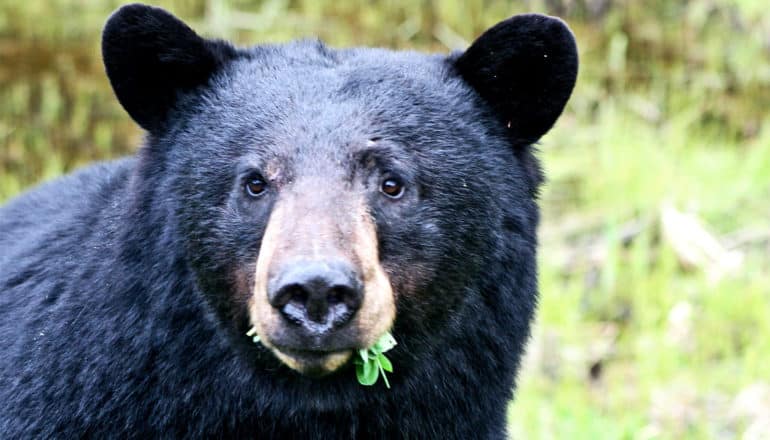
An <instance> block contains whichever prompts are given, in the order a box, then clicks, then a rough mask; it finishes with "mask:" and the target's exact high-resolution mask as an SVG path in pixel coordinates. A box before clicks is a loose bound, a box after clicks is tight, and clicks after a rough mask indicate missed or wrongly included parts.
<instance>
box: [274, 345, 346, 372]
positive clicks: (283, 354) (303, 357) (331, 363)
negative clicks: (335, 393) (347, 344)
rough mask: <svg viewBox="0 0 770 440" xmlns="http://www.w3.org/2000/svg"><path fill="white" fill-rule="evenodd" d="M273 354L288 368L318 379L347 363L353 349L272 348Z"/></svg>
mask: <svg viewBox="0 0 770 440" xmlns="http://www.w3.org/2000/svg"><path fill="white" fill-rule="evenodd" d="M273 352H274V353H275V355H276V356H277V357H278V358H279V359H280V360H281V361H282V362H283V363H284V364H286V365H287V366H288V367H289V368H291V369H293V370H296V371H299V372H300V373H302V374H304V375H307V376H312V377H320V376H324V375H326V374H328V373H331V372H333V371H335V370H337V369H339V368H340V367H341V366H342V365H344V364H345V363H347V361H348V360H349V359H350V358H351V357H352V354H353V349H342V350H335V351H322V350H301V349H294V348H288V347H276V346H273Z"/></svg>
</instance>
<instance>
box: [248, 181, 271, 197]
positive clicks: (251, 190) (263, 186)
mask: <svg viewBox="0 0 770 440" xmlns="http://www.w3.org/2000/svg"><path fill="white" fill-rule="evenodd" d="M245 187H246V193H247V194H248V195H250V196H251V197H259V196H261V195H262V194H264V193H265V191H266V190H267V182H265V179H263V178H262V176H251V177H249V178H248V180H246V185H245Z"/></svg>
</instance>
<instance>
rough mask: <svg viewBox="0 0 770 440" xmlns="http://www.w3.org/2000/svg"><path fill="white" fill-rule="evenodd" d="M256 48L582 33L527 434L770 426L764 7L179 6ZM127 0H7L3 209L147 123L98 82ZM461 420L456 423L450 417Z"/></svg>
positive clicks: (553, 178) (523, 388) (544, 272)
mask: <svg viewBox="0 0 770 440" xmlns="http://www.w3.org/2000/svg"><path fill="white" fill-rule="evenodd" d="M158 3H160V4H161V5H162V6H164V7H166V8H168V9H170V10H172V11H174V12H175V13H176V14H178V15H180V16H182V17H184V18H185V19H187V20H189V21H190V22H191V23H193V25H194V27H195V28H196V29H200V30H202V31H203V33H204V34H207V35H212V36H218V37H224V38H232V39H235V40H237V41H241V42H244V43H247V42H260V41H283V40H288V39H293V38H297V37H301V36H313V35H318V36H320V37H321V38H322V39H324V40H325V41H327V42H329V43H330V44H333V45H339V46H349V45H380V46H388V47H393V48H416V49H419V50H427V51H447V50H450V49H458V48H462V47H464V46H465V45H467V44H468V43H469V42H470V41H471V40H472V38H473V37H474V36H476V35H478V34H479V33H480V32H481V31H483V30H484V29H486V28H487V27H488V26H490V25H492V24H494V23H495V22H497V21H499V20H500V19H502V18H505V17H507V16H509V15H512V14H514V13H519V12H525V11H541V12H548V13H551V14H556V15H560V16H562V17H564V18H565V20H567V21H568V22H569V23H570V25H571V26H572V27H573V29H574V30H575V33H576V36H577V39H578V42H579V46H580V49H581V58H582V59H581V61H582V64H581V74H580V78H579V81H578V85H577V88H576V92H575V95H574V97H573V99H572V100H571V102H570V104H569V106H568V109H567V111H566V113H565V115H564V116H563V117H562V119H561V120H560V121H559V123H558V124H557V126H556V128H555V129H554V130H553V132H552V133H550V134H549V135H547V136H546V137H545V138H544V139H543V140H542V143H541V144H542V145H541V152H542V154H541V156H542V159H543V163H544V165H545V168H546V171H547V174H548V176H549V181H548V184H547V185H546V187H545V189H544V191H543V194H542V199H543V205H544V215H543V218H544V224H543V226H542V228H541V240H542V246H541V252H540V259H541V265H540V267H541V291H542V300H541V304H540V312H539V318H538V322H537V325H536V327H535V330H534V337H533V341H532V344H531V345H530V348H529V355H528V358H527V361H526V365H525V368H524V371H523V372H522V374H521V376H520V388H519V390H518V392H517V399H516V403H515V404H514V405H512V406H511V411H510V415H511V417H510V423H511V433H512V435H513V436H514V437H516V438H556V439H560V438H671V439H679V438H736V437H741V436H743V437H745V438H762V436H763V435H766V434H767V433H768V432H770V375H769V374H768V367H767V365H770V258H768V255H770V125H768V121H769V120H770V114H768V112H767V108H768V107H770V12H768V9H767V5H766V1H765V0H688V1H667V0H651V1H645V2H640V1H634V0H540V1H537V0H522V1H517V2H512V1H502V0H464V1H460V0H420V1H408V0H389V1H387V2H352V1H351V2H339V1H332V0H264V1H256V0H230V1H227V0H167V1H160V2H158ZM117 6H118V2H116V1H101V2H84V1H81V0H48V1H45V0H26V1H15V0H0V60H2V62H1V63H0V201H1V200H5V199H7V198H9V197H11V196H13V195H14V194H17V193H18V192H19V191H21V190H22V189H23V188H26V187H27V186H29V185H31V184H33V183H35V182H39V181H41V180H43V179H48V178H50V177H53V176H55V175H59V174H61V173H64V172H67V171H69V170H71V169H73V168H76V167H78V166H80V165H82V164H85V163H87V162H91V161H94V160H97V159H104V158H112V157H117V156H120V155H123V154H127V153H130V152H131V151H133V150H134V149H135V148H136V146H137V145H138V144H139V142H140V140H141V138H140V136H141V134H140V132H139V131H138V129H137V128H136V127H135V126H134V125H133V124H132V123H131V122H130V120H129V119H128V117H127V116H126V115H125V114H124V112H123V111H122V110H120V108H119V107H118V104H117V102H116V100H115V99H114V98H113V97H112V96H111V92H110V89H109V86H108V83H107V80H106V77H105V76H104V74H103V70H102V67H101V61H100V57H99V32H100V28H101V26H102V24H103V23H104V20H105V19H106V17H107V15H108V14H109V12H110V11H111V10H112V9H114V8H115V7H117ZM458 416H461V415H458Z"/></svg>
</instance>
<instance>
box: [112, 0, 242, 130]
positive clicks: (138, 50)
mask: <svg viewBox="0 0 770 440" xmlns="http://www.w3.org/2000/svg"><path fill="white" fill-rule="evenodd" d="M236 55H237V52H236V50H235V48H233V47H232V46H230V45H229V44H227V43H224V42H221V41H209V40H205V39H203V38H201V37H199V36H198V35H197V34H196V33H195V32H194V31H193V30H192V29H190V28H189V27H188V26H187V25H185V24H184V23H182V22H181V21H180V20H179V19H177V18H176V17H174V16H173V15H171V14H169V13H168V12H166V11H164V10H163V9H160V8H154V7H151V6H146V5H141V4H132V5H126V6H123V7H122V8H120V9H118V10H117V11H115V13H113V14H112V16H111V17H110V18H109V19H108V20H107V24H106V25H105V26H104V32H103V33H102V57H103V58H104V66H105V68H106V70H107V76H108V77H109V79H110V83H111V84H112V88H113V90H114V91H115V95H117V97H118V101H120V103H121V105H123V108H125V109H126V111H127V112H128V114H129V115H131V117H132V118H133V119H134V120H135V121H136V122H137V123H138V124H139V125H140V126H142V128H144V129H145V130H147V131H149V132H151V133H153V132H158V131H159V130H162V129H163V128H164V127H165V124H166V120H167V116H168V112H169V110H170V109H171V108H172V107H173V106H174V103H175V101H176V99H177V96H178V94H179V92H180V91H185V90H191V89H193V88H195V87H197V86H200V85H202V84H205V83H206V82H207V81H208V80H209V78H210V77H211V75H212V74H213V73H214V72H216V71H217V70H218V69H219V68H221V67H222V66H223V65H224V64H225V63H226V62H227V61H228V60H230V59H232V58H234V57H235V56H236Z"/></svg>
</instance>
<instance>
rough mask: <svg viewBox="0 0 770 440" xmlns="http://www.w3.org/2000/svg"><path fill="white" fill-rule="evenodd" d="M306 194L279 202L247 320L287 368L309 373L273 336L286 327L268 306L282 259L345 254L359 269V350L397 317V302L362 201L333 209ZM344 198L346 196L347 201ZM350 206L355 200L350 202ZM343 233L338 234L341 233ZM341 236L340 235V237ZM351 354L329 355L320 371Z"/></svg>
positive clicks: (262, 250) (335, 366) (258, 267)
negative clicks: (270, 288)
mask: <svg viewBox="0 0 770 440" xmlns="http://www.w3.org/2000/svg"><path fill="white" fill-rule="evenodd" d="M302 197H303V196H302V195H298V194H296V193H295V194H288V195H287V196H286V198H285V199H281V200H279V201H278V202H277V203H276V205H275V207H274V208H273V212H272V213H271V215H270V220H269V222H268V225H267V228H266V229H265V233H264V235H263V237H262V245H261V248H260V251H259V257H258V259H257V264H256V272H255V281H254V290H253V295H252V297H251V298H250V299H249V301H248V307H249V317H250V319H251V323H252V324H253V325H254V326H255V327H256V329H257V333H258V334H259V335H260V336H261V338H262V344H264V345H265V346H266V347H268V348H270V349H272V351H273V353H274V354H275V355H276V357H277V358H278V359H280V360H281V361H282V362H283V363H284V364H286V365H287V366H288V367H290V368H292V369H294V370H297V371H300V372H303V371H304V372H306V371H308V369H310V368H318V367H317V366H309V365H305V364H303V363H302V362H301V361H300V360H298V359H295V358H294V357H292V356H290V355H288V354H286V353H283V352H281V351H279V350H278V349H276V348H275V346H273V345H272V343H271V341H270V335H271V334H275V333H274V332H277V331H280V330H282V326H283V325H285V323H283V322H282V318H281V316H280V314H279V313H278V312H277V311H276V310H275V309H274V308H273V307H272V306H271V305H270V303H269V301H268V297H267V282H268V279H269V276H270V275H271V274H270V270H271V267H280V265H281V262H282V261H283V259H294V258H296V257H297V256H302V257H303V258H309V259H314V258H331V257H337V256H344V257H346V258H348V259H349V260H350V261H352V262H355V263H356V264H358V265H359V268H358V269H359V271H360V274H361V277H362V281H363V284H364V299H363V303H362V304H361V307H360V309H359V310H358V312H357V313H356V316H355V318H354V321H353V322H351V323H350V324H349V325H350V326H352V328H355V329H356V330H357V336H356V339H357V341H358V342H357V343H356V345H357V347H351V348H364V347H370V346H372V345H373V344H374V343H375V342H376V341H377V340H378V339H379V338H380V337H381V336H382V335H383V334H384V333H385V332H387V331H389V330H390V328H391V327H392V325H393V320H394V319H395V314H396V309H395V299H394V295H393V289H392V287H391V284H390V280H389V279H388V276H387V274H386V272H385V270H384V269H383V267H382V265H381V263H380V260H379V255H378V252H377V248H378V243H377V233H376V230H375V225H374V222H373V221H372V217H371V215H370V214H369V213H368V212H367V210H366V206H365V205H364V203H363V200H359V201H358V203H356V204H355V205H356V207H355V208H354V209H351V208H352V207H353V203H349V204H347V203H346V205H347V206H346V207H347V209H345V207H340V206H337V207H335V208H330V207H329V205H328V204H326V205H324V204H321V203H318V202H317V201H316V202H315V203H313V202H311V201H307V202H306V201H304V200H302ZM343 199H344V197H343ZM351 202H352V201H351ZM337 231H339V232H337ZM340 234H342V236H340ZM351 354H352V350H345V351H340V352H335V353H330V354H329V355H328V356H327V357H326V359H324V360H323V363H322V366H321V368H322V369H323V370H324V371H325V372H331V371H334V370H336V369H338V368H339V367H341V366H342V365H344V364H345V362H347V361H348V359H349V358H350V356H351Z"/></svg>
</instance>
